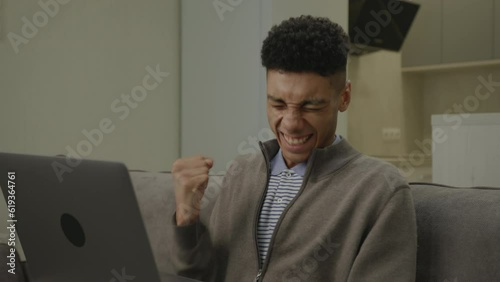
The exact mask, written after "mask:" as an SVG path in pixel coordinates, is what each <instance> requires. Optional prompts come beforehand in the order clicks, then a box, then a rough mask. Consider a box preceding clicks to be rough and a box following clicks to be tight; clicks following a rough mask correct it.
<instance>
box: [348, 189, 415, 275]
mask: <svg viewBox="0 0 500 282" xmlns="http://www.w3.org/2000/svg"><path fill="white" fill-rule="evenodd" d="M416 259H417V227H416V217H415V209H414V205H413V198H412V194H411V190H410V187H408V186H407V185H405V186H403V187H400V188H399V189H396V190H395V192H394V193H393V195H392V196H391V198H390V199H389V201H388V202H387V203H386V204H385V207H384V208H383V209H382V211H381V212H380V214H379V215H378V217H377V219H376V221H375V224H374V225H373V226H372V228H371V229H370V231H369V232H368V234H367V236H366V238H365V240H364V241H363V243H362V245H361V246H360V249H359V252H358V254H357V256H356V259H355V261H354V264H353V266H352V268H351V271H350V273H349V278H348V280H347V281H349V282H362V281H367V282H368V281H369V282H377V281H380V282H385V281H398V282H414V281H415V273H416Z"/></svg>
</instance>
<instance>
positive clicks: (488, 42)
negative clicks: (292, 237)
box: [0, 0, 500, 186]
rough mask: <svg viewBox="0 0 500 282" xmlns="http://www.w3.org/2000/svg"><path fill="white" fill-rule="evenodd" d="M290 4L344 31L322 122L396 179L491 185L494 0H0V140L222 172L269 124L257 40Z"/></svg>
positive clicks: (497, 8)
mask: <svg viewBox="0 0 500 282" xmlns="http://www.w3.org/2000/svg"><path fill="white" fill-rule="evenodd" d="M0 1H1V0H0ZM302 14H310V15H314V16H324V17H328V18H330V19H331V20H333V21H335V22H337V23H339V24H340V25H342V26H343V27H344V28H345V29H346V30H347V31H349V33H350V35H351V40H352V41H353V43H355V44H354V45H353V46H356V48H354V49H353V53H352V55H351V57H350V60H349V65H348V72H349V74H348V75H349V79H350V80H351V81H352V84H353V92H352V102H351V106H350V108H349V110H348V111H347V112H345V113H342V114H340V119H339V125H338V131H337V133H338V134H341V135H342V136H344V137H345V138H347V139H348V140H349V142H351V143H352V144H353V145H354V147H356V148H357V149H358V150H360V151H361V152H363V153H365V154H368V155H371V156H375V157H379V158H382V159H384V160H386V161H389V162H391V163H393V164H394V165H396V166H398V167H399V168H400V169H401V172H402V174H403V175H404V176H405V177H406V178H407V179H408V180H409V181H429V182H430V181H435V182H436V181H437V182H440V183H444V184H450V185H494V184H495V183H498V184H497V186H500V183H499V182H500V181H498V176H496V175H495V174H496V173H487V172H488V170H491V169H493V168H495V165H497V166H496V168H498V165H500V136H499V134H500V121H499V120H500V118H499V113H500V0H481V1H468V0H418V1H395V0H390V1H389V0H385V1H382V0H373V1H368V0H367V1H356V0H353V1H348V0H329V1H327V0H312V1H299V0H252V1H250V0H215V1H195V0H184V1H180V0H142V1H133V0H120V1H117V0H101V1H94V0H89V1H78V0H72V1H71V0H40V1H24V0H23V1H18V0H3V1H1V2H0V30H1V31H0V98H1V99H0V151H2V152H15V153H28V154H40V155H58V154H62V155H69V156H71V157H83V158H91V159H101V160H113V161H121V162H124V163H125V164H126V165H127V166H128V167H129V168H130V169H140V170H150V171H167V170H170V168H171V164H172V162H173V161H174V160H175V159H176V158H179V157H185V156H190V155H193V154H205V155H208V156H211V157H213V158H214V159H215V167H214V169H213V171H212V173H214V174H216V173H223V172H224V171H225V170H226V169H227V165H228V164H229V163H230V161H231V160H232V159H233V158H234V157H236V156H237V155H239V154H244V153H249V152H255V151H257V150H258V145H257V140H262V141H264V140H267V139H270V138H273V136H272V134H271V133H270V130H269V128H268V124H267V117H266V111H265V87H266V80H265V70H264V69H263V68H262V67H261V64H260V48H261V44H262V40H263V39H264V38H265V37H266V35H267V32H268V31H269V29H270V28H271V26H272V25H274V24H277V23H280V22H281V21H282V20H284V19H287V18H289V17H291V16H298V15H302ZM495 82H496V84H495ZM433 116H435V117H433ZM471 128H472V129H471ZM462 131H463V132H462ZM495 132H497V133H495ZM455 135H456V136H455ZM452 136H455V137H454V138H452ZM445 137H446V138H445ZM445 139H446V140H445ZM450 148H452V149H450ZM477 150H480V151H477ZM472 156H475V157H472ZM437 157H439V158H438V159H436V158H437ZM497 162H498V163H497ZM460 163H465V165H464V167H463V168H462V170H459V169H458V168H457V164H460ZM433 164H434V166H433ZM482 166H484V167H482ZM453 173H455V175H454V174H453ZM478 173H479V174H478ZM465 174H467V175H465ZM492 174H493V175H492ZM457 175H458V176H457ZM459 176H460V177H462V178H459ZM489 177H490V178H489Z"/></svg>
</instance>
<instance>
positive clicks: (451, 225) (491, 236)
mask: <svg viewBox="0 0 500 282" xmlns="http://www.w3.org/2000/svg"><path fill="white" fill-rule="evenodd" d="M130 176H131V179H132V183H133V185H134V187H135V190H136V193H137V199H138V202H139V206H140V207H141V212H142V214H143V219H144V222H145V225H146V229H147V232H148V234H149V238H150V243H151V245H152V248H153V251H154V255H155V259H156V262H157V265H158V266H159V267H160V269H161V270H162V271H164V272H172V268H171V265H170V260H169V256H168V252H169V247H170V245H169V243H170V242H169V240H168V239H167V237H168V232H169V228H168V224H169V221H170V219H171V215H172V212H173V211H174V209H175V202H174V197H173V184H172V181H171V174H170V173H168V172H165V173H152V172H144V171H131V172H130ZM222 179H223V176H220V175H219V176H211V177H210V181H209V186H208V188H207V191H206V193H205V197H204V199H203V202H202V212H201V216H202V218H203V219H206V218H207V217H208V216H209V213H210V209H211V207H212V205H213V203H214V202H215V199H216V198H217V194H218V193H219V191H220V187H221V183H222ZM411 189H412V192H413V195H414V201H415V208H416V214H417V225H418V247H419V249H418V259H417V261H418V263H417V274H416V275H417V281H419V282H421V281H422V282H424V281H425V282H434V281H435V282H477V281H485V282H492V281H500V188H481V187H475V188H454V187H447V186H442V185H435V184H428V183H412V184H411ZM4 251H5V250H4ZM1 252H2V248H0V253H1ZM4 258H5V256H4V254H0V263H1V264H2V267H3V265H4V263H3V261H2V260H3V259H4ZM27 259H28V260H29V258H27ZM7 279H10V280H7ZM0 281H16V282H18V281H27V280H26V279H22V278H16V277H14V276H13V275H10V274H8V275H5V273H3V272H2V273H0ZM384 282H389V281H384ZM394 282H398V281H394Z"/></svg>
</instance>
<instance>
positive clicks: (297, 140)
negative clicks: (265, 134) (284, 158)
mask: <svg viewBox="0 0 500 282" xmlns="http://www.w3.org/2000/svg"><path fill="white" fill-rule="evenodd" d="M283 136H285V140H286V142H288V143H289V144H290V145H301V144H304V143H306V141H307V140H308V139H309V136H306V137H302V138H293V137H291V136H287V135H285V134H283Z"/></svg>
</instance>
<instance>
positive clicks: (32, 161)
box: [0, 153, 192, 282]
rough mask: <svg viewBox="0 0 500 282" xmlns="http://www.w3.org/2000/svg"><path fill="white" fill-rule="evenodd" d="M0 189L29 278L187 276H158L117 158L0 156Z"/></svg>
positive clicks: (75, 280)
mask: <svg viewBox="0 0 500 282" xmlns="http://www.w3.org/2000/svg"><path fill="white" fill-rule="evenodd" d="M61 169H63V170H64V173H61V172H62V170H61ZM9 175H10V176H11V177H10V178H11V179H12V178H13V177H12V175H14V180H11V182H10V183H8V178H9ZM8 184H10V185H8ZM0 186H1V187H2V191H3V194H4V197H5V198H6V199H7V196H8V195H12V192H11V191H10V192H9V190H15V219H16V220H17V222H15V227H16V230H17V233H18V235H19V239H20V241H21V242H22V244H23V249H24V253H25V256H26V261H27V270H28V274H29V276H30V278H31V279H33V280H35V281H40V282H44V281H50V282H67V281H72V282H80V281H92V282H95V281H110V282H115V281H116V282H117V281H148V282H157V281H158V282H159V281H192V280H184V279H183V278H177V277H175V276H173V275H172V276H171V279H169V277H166V276H164V275H162V279H161V280H160V277H159V274H158V272H157V268H156V265H155V261H154V258H153V254H152V252H151V247H150V244H149V240H148V237H147V234H146V230H145V227H144V224H143V221H142V217H141V213H140V210H139V206H138V204H137V200H136V196H135V192H134V189H133V187H132V184H131V181H130V177H129V174H128V170H127V168H126V167H125V165H124V164H122V163H116V162H107V161H93V160H81V162H80V163H79V164H78V165H76V166H75V167H72V166H68V164H66V159H65V158H61V157H45V156H31V155H20V154H8V153H0ZM9 186H10V187H9Z"/></svg>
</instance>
